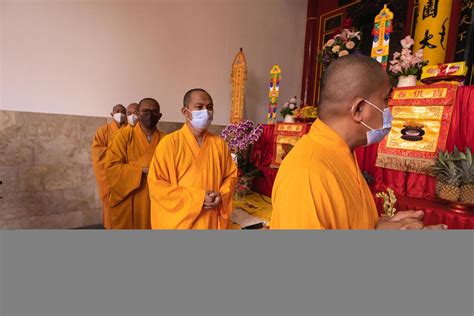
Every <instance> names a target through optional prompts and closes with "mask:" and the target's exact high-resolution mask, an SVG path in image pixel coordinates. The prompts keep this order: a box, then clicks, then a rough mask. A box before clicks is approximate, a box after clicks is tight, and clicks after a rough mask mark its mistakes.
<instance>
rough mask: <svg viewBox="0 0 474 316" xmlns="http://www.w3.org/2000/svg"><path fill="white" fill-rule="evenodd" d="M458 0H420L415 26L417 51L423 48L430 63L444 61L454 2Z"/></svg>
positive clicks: (434, 63)
mask: <svg viewBox="0 0 474 316" xmlns="http://www.w3.org/2000/svg"><path fill="white" fill-rule="evenodd" d="M454 1H457V0H442V1H441V0H419V1H418V3H419V12H420V13H419V16H418V18H417V21H416V28H415V37H414V40H415V45H414V47H413V49H414V50H415V51H417V50H419V49H423V57H424V58H425V60H427V61H428V63H429V65H437V64H442V63H444V60H445V55H446V46H447V43H448V40H449V39H448V37H449V36H448V34H449V26H450V21H451V20H450V18H451V9H452V6H453V2H454Z"/></svg>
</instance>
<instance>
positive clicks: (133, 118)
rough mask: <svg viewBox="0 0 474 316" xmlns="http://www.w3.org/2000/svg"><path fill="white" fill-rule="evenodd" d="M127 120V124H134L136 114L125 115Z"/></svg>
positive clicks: (136, 117) (136, 118) (135, 122)
mask: <svg viewBox="0 0 474 316" xmlns="http://www.w3.org/2000/svg"><path fill="white" fill-rule="evenodd" d="M127 121H128V124H130V125H132V126H135V124H137V122H138V116H137V115H135V114H130V115H129V116H127Z"/></svg>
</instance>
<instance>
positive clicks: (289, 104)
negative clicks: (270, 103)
mask: <svg viewBox="0 0 474 316" xmlns="http://www.w3.org/2000/svg"><path fill="white" fill-rule="evenodd" d="M300 104H301V101H299V100H298V99H297V98H296V96H295V97H293V98H289V99H288V101H286V102H285V104H284V105H283V107H282V108H281V110H280V115H281V116H282V117H285V116H287V115H294V114H295V111H297V109H298V106H299V105H300Z"/></svg>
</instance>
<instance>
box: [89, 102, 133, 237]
mask: <svg viewBox="0 0 474 316" xmlns="http://www.w3.org/2000/svg"><path fill="white" fill-rule="evenodd" d="M110 115H111V116H112V117H113V118H114V120H113V121H112V123H110V124H107V125H104V126H102V127H100V128H99V129H98V130H97V131H96V133H95V136H94V140H93V141H92V149H91V157H92V167H93V168H94V174H95V179H96V181H97V186H98V188H99V196H100V200H101V201H102V223H103V225H104V227H105V228H107V229H108V228H110V222H109V214H108V203H109V194H110V187H109V184H108V182H107V177H106V175H105V168H104V161H105V155H106V153H107V148H108V146H109V144H110V142H111V141H112V137H113V135H114V134H115V133H116V132H117V131H118V130H119V129H121V128H122V127H124V126H125V125H126V121H125V107H124V106H123V105H122V104H117V105H115V106H114V107H113V109H112V113H110Z"/></svg>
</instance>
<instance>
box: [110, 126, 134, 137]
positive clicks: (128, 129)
mask: <svg viewBox="0 0 474 316" xmlns="http://www.w3.org/2000/svg"><path fill="white" fill-rule="evenodd" d="M133 132H134V128H133V127H132V126H130V125H127V126H125V127H122V128H121V129H119V130H117V131H116V132H115V133H114V134H115V136H116V137H122V138H124V139H130V138H131V137H132V136H133Z"/></svg>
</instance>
